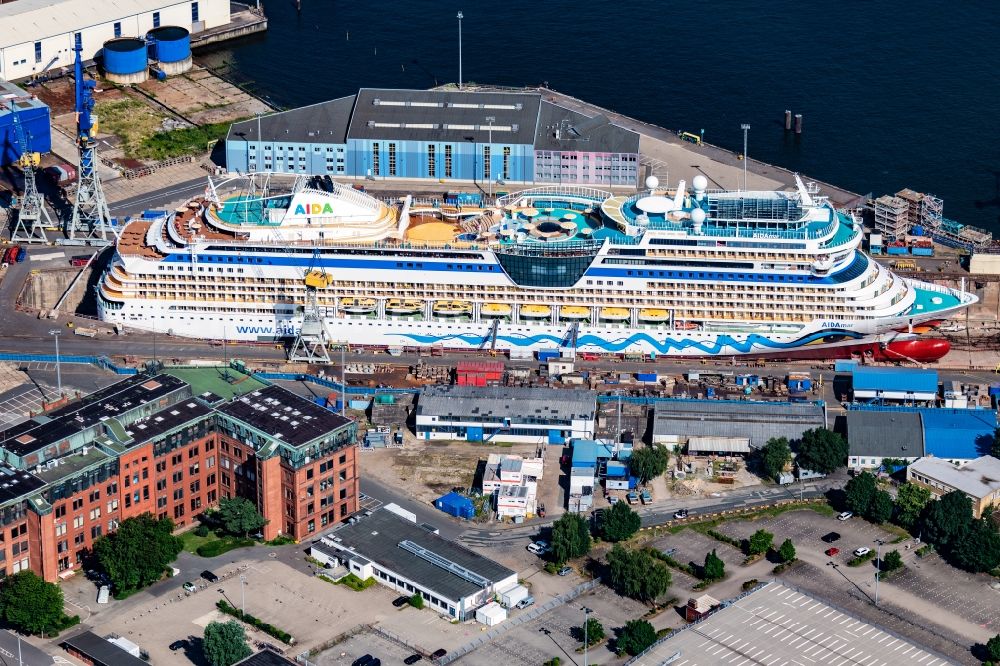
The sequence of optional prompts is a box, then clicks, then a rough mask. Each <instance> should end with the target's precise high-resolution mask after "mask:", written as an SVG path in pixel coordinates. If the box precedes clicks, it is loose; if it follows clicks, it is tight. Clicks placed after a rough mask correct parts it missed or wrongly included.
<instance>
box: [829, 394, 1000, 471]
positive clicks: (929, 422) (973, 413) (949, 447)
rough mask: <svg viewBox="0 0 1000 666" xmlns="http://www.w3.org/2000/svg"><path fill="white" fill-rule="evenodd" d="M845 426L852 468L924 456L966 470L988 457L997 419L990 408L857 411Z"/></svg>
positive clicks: (848, 417) (851, 413) (852, 410)
mask: <svg viewBox="0 0 1000 666" xmlns="http://www.w3.org/2000/svg"><path fill="white" fill-rule="evenodd" d="M846 424H847V425H846V427H847V432H846V435H847V441H848V444H849V445H850V453H849V457H848V466H849V467H851V468H855V469H861V468H869V469H870V468H875V467H878V466H879V465H881V464H882V458H919V457H920V456H933V457H935V458H941V459H942V460H948V461H951V462H953V463H955V464H957V465H961V464H964V463H966V462H968V461H970V460H975V459H976V458H978V457H980V456H982V455H985V454H987V453H989V451H990V446H991V445H992V443H993V433H994V431H995V430H996V429H997V415H996V412H994V411H993V410H990V409H947V408H938V407H924V408H917V409H906V408H902V407H857V408H854V409H851V410H850V411H848V412H847V419H846ZM904 447H905V448H904Z"/></svg>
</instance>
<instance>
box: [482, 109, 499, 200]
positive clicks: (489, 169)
mask: <svg viewBox="0 0 1000 666" xmlns="http://www.w3.org/2000/svg"><path fill="white" fill-rule="evenodd" d="M496 120H497V119H496V116H486V122H487V123H489V127H490V137H489V141H490V142H489V147H490V159H489V160H488V161H486V162H485V163H484V164H483V171H484V172H485V173H486V178H487V180H489V181H490V198H493V123H495V122H496ZM483 159H484V160H486V157H485V156H483Z"/></svg>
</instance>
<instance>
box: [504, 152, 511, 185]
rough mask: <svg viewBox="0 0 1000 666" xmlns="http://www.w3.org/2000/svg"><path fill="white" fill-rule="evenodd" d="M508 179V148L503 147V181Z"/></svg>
mask: <svg viewBox="0 0 1000 666" xmlns="http://www.w3.org/2000/svg"><path fill="white" fill-rule="evenodd" d="M509 178H510V146H504V147H503V179H504V180H507V179H509Z"/></svg>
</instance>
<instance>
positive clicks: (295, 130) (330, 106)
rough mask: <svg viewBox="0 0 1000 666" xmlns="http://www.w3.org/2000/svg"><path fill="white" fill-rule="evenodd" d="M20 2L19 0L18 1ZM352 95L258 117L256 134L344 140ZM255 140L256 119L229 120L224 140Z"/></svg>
mask: <svg viewBox="0 0 1000 666" xmlns="http://www.w3.org/2000/svg"><path fill="white" fill-rule="evenodd" d="M19 1H21V2H23V0H19ZM356 97H357V96H356V95H348V96H347V97H340V98H338V99H331V100H329V101H327V102H320V103H319V104H311V105H309V106H303V107H299V108H297V109H290V110H288V111H281V112H279V113H272V114H269V115H266V116H261V117H260V134H261V136H263V137H264V140H265V141H270V142H278V143H280V142H281V141H289V142H291V143H338V144H341V143H347V127H348V126H349V125H350V124H351V112H352V111H353V110H354V101H355V98H356ZM240 139H246V140H247V141H258V138H257V119H256V118H254V119H252V120H244V121H243V122H239V123H233V124H232V125H231V126H230V127H229V134H228V135H227V136H226V140H227V141H236V140H240Z"/></svg>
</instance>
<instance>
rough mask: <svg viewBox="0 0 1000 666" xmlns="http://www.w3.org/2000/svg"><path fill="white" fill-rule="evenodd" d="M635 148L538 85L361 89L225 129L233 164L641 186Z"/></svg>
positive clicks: (496, 181) (627, 137)
mask: <svg viewBox="0 0 1000 666" xmlns="http://www.w3.org/2000/svg"><path fill="white" fill-rule="evenodd" d="M581 146H586V148H587V150H586V151H581V150H580V147H581ZM638 150H639V139H638V134H636V133H635V132H632V131H630V130H626V129H624V128H621V127H618V126H616V125H613V124H612V123H610V122H609V121H608V120H607V118H604V117H603V116H599V117H596V118H588V117H586V116H584V115H582V114H580V113H577V112H575V111H571V110H569V109H564V108H562V107H558V106H557V105H555V104H553V103H551V102H548V101H544V100H543V99H542V97H541V95H539V94H537V93H531V92H523V93H509V92H503V93H499V92H467V91H439V90H381V89H362V90H361V91H359V92H358V94H357V95H351V96H349V97H342V98H340V99H336V100H331V101H329V102H323V103H321V104H314V105H312V106H307V107H302V108H300V109H293V110H291V111H285V112H282V113H276V114H272V115H270V116H265V117H262V118H258V119H256V120H249V121H244V122H241V123H236V124H234V125H233V126H232V127H231V128H230V131H229V135H228V136H227V137H226V161H227V167H228V168H229V170H230V171H238V172H246V171H271V172H277V173H297V174H311V175H329V176H334V177H337V176H340V177H345V178H380V179H381V178H388V179H391V178H399V179H421V180H431V181H437V182H440V183H445V182H448V181H465V182H472V183H479V184H481V185H482V186H485V185H486V184H491V185H496V186H498V187H499V186H501V185H502V184H504V183H507V182H517V183H531V182H539V183H558V182H562V183H586V184H603V185H634V184H636V182H637V178H638V171H637V169H638ZM560 165H561V166H560ZM577 165H580V166H579V167H578V166H577ZM591 165H593V166H592V167H591Z"/></svg>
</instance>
